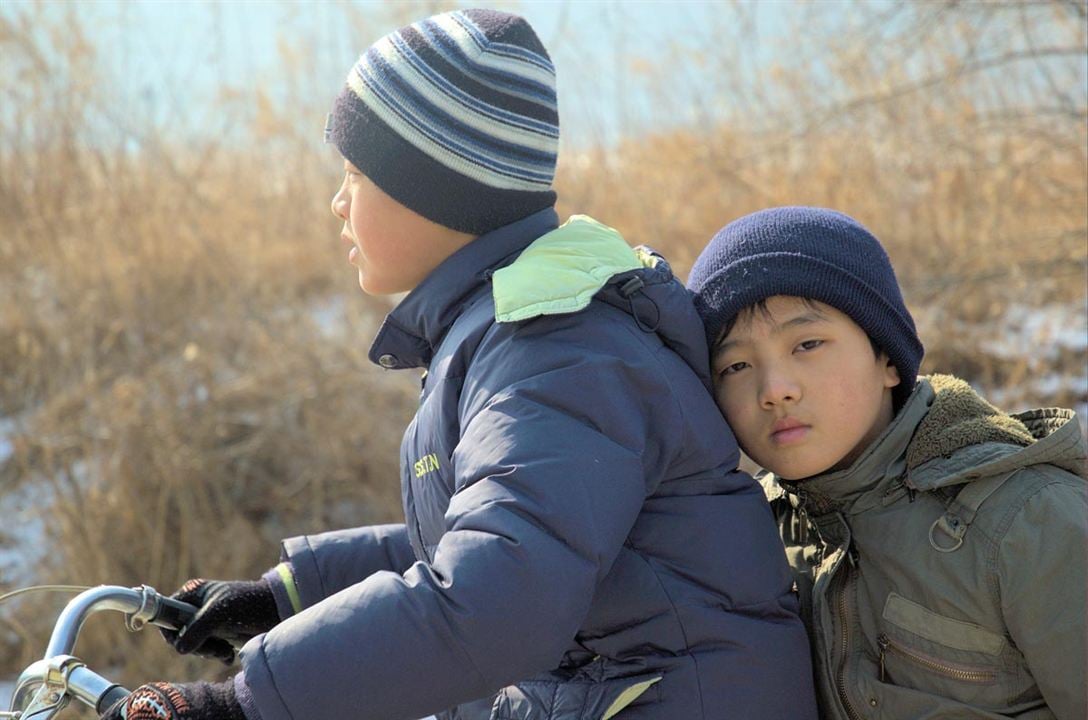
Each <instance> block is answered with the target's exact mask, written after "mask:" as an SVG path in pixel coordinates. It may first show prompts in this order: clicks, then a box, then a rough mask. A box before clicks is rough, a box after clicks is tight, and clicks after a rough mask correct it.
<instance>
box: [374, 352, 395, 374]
mask: <svg viewBox="0 0 1088 720" xmlns="http://www.w3.org/2000/svg"><path fill="white" fill-rule="evenodd" d="M378 364H379V365H381V366H382V367H383V368H385V369H387V370H389V369H392V368H395V367H396V366H397V356H396V355H390V354H389V353H386V354H385V355H382V356H381V357H379V358H378Z"/></svg>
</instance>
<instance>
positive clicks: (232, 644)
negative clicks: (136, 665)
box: [162, 578, 280, 665]
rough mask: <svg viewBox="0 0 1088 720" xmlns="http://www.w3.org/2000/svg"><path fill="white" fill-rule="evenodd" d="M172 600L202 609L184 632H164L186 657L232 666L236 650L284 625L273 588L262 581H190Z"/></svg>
mask: <svg viewBox="0 0 1088 720" xmlns="http://www.w3.org/2000/svg"><path fill="white" fill-rule="evenodd" d="M170 597H172V598H174V599H175V600H181V601H182V602H187V603H189V604H190V605H196V606H197V607H198V608H200V609H199V610H198V611H197V613H196V617H194V618H193V619H192V621H191V622H190V623H189V624H188V625H186V626H185V628H184V629H182V631H181V632H174V631H173V630H163V631H162V636H163V637H164V638H166V642H168V643H170V644H171V645H173V646H174V649H175V650H177V651H178V652H179V653H181V654H182V655H187V654H189V653H196V654H197V655H200V656H201V657H208V658H216V659H218V660H222V661H223V662H225V663H227V664H228V665H229V664H230V663H231V662H232V661H233V660H234V649H235V648H236V647H241V646H242V645H244V644H245V643H246V641H248V640H249V639H250V638H252V637H254V636H256V635H260V634H261V633H265V632H268V631H269V630H271V629H272V628H273V627H275V626H276V625H277V624H279V621H280V614H279V611H278V610H277V609H276V598H275V596H273V595H272V586H271V585H269V584H268V581H267V580H265V579H264V578H261V579H260V580H252V581H250V580H238V581H226V580H203V579H196V580H190V581H189V582H187V583H185V584H184V585H182V586H181V589H180V590H178V591H177V592H176V593H174V594H173V595H171V596H170Z"/></svg>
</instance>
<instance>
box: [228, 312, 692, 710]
mask: <svg viewBox="0 0 1088 720" xmlns="http://www.w3.org/2000/svg"><path fill="white" fill-rule="evenodd" d="M504 332H511V331H509V330H506V331H504ZM485 345H486V343H485ZM496 352H498V353H500V355H501V356H496V357H488V350H487V348H486V347H484V346H481V349H480V350H479V351H478V352H477V356H476V358H475V359H474V365H473V366H474V367H476V368H480V367H483V368H486V369H485V370H482V371H480V370H478V371H476V372H472V371H470V374H469V377H466V380H465V385H464V388H463V391H462V396H461V397H462V412H461V415H462V422H461V429H462V434H461V438H460V442H459V444H458V445H457V448H456V450H455V451H454V454H453V464H454V468H455V482H456V490H455V493H454V495H453V497H452V499H451V503H450V505H449V509H448V512H447V515H446V525H447V528H448V530H447V532H446V534H445V535H444V536H443V538H442V539H441V541H440V542H439V544H438V546H437V549H436V551H435V555H434V561H433V563H431V564H425V563H416V564H414V565H413V566H412V567H411V568H410V569H408V570H407V572H405V573H403V574H396V573H393V572H381V573H378V574H375V575H372V576H370V577H369V578H367V579H366V580H364V581H362V582H361V583H358V584H356V585H353V586H351V587H348V588H346V589H344V590H342V591H341V592H340V593H338V594H336V595H333V596H331V597H329V598H327V599H326V600H324V601H322V602H319V603H318V604H316V605H314V606H313V607H311V608H309V609H308V610H306V611H305V612H303V613H300V614H298V615H296V616H294V617H292V618H289V619H288V620H286V621H284V622H283V623H281V624H280V625H279V626H277V627H276V628H275V629H273V630H272V631H271V632H269V633H267V634H266V635H263V636H259V637H258V638H255V639H254V640H253V641H251V642H250V643H249V644H248V645H247V646H246V647H245V649H244V650H243V652H242V658H243V664H244V667H245V673H246V682H247V683H248V684H249V686H250V688H251V690H252V693H253V697H254V700H255V703H256V705H257V706H258V708H259V710H260V714H261V716H262V717H263V718H264V720H286V719H287V718H295V719H296V720H301V718H309V717H352V716H355V715H358V714H359V713H360V712H361V713H362V714H364V715H365V716H366V717H368V718H373V719H374V720H380V719H382V718H408V717H421V716H425V715H427V714H430V713H433V712H436V711H439V710H442V709H446V708H449V707H451V706H454V705H456V704H459V703H462V702H467V701H469V700H473V699H475V698H480V697H485V696H487V695H489V694H491V693H493V692H495V691H496V690H498V689H499V688H502V687H504V686H506V685H509V684H511V683H513V682H516V681H518V680H522V679H525V678H527V677H530V676H532V675H535V674H537V673H539V672H542V671H546V670H550V669H553V668H555V667H556V666H557V665H558V663H559V661H560V660H561V659H562V656H563V653H564V652H565V651H566V650H567V649H569V647H570V645H571V643H572V641H573V639H574V637H575V635H576V633H577V631H578V628H579V626H580V624H581V622H582V620H583V619H584V617H585V615H586V613H587V612H588V609H589V606H590V603H591V600H592V598H593V594H594V590H595V587H596V586H597V584H598V583H599V582H600V580H601V579H602V578H603V577H604V576H605V575H606V574H607V573H608V571H609V569H610V567H611V564H612V562H613V561H614V559H615V557H616V555H617V554H618V552H619V550H620V548H621V546H622V544H623V542H624V540H625V539H626V537H627V535H628V533H629V531H630V529H631V527H632V526H633V525H634V522H635V519H636V517H637V515H638V513H639V510H640V508H641V506H642V503H643V500H644V498H645V496H646V494H647V492H648V490H649V489H650V488H648V487H647V480H646V478H647V477H653V473H652V472H650V473H648V472H647V467H649V466H652V465H656V464H657V463H658V462H660V458H661V452H660V447H651V446H649V445H647V438H650V437H657V436H661V435H667V434H668V428H670V427H673V428H675V427H678V426H679V424H680V421H679V419H678V418H677V416H676V415H675V413H677V412H678V406H677V404H676V401H675V400H674V399H673V398H672V396H671V395H669V394H668V393H667V392H665V391H664V387H663V381H662V380H661V372H660V366H659V365H658V364H657V361H656V358H655V357H654V356H653V353H652V352H649V351H646V352H643V353H642V354H641V355H639V356H638V357H636V358H634V359H633V360H632V359H631V358H626V359H624V358H623V355H624V353H623V352H617V351H616V350H615V348H613V349H612V350H611V351H610V352H607V353H604V352H599V353H598V352H594V351H592V350H589V349H587V348H586V347H585V346H584V344H583V346H581V347H579V346H577V345H575V344H574V343H566V344H564V349H562V350H557V349H556V348H555V347H550V348H546V349H543V348H540V347H539V346H537V345H536V344H527V346H526V347H521V348H520V349H519V345H518V344H517V343H513V344H510V343H503V344H501V346H500V347H499V348H496ZM627 354H628V355H630V354H631V353H627ZM542 357H547V358H549V361H548V362H547V363H546V364H545V363H543V362H542V361H541V358H542ZM651 405H656V407H653V406H651ZM651 427H652V428H653V430H652V431H651Z"/></svg>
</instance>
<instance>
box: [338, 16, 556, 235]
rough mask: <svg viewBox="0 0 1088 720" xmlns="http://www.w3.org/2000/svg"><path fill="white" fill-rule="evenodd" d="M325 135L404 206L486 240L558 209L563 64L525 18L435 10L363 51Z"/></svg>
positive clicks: (349, 77)
mask: <svg viewBox="0 0 1088 720" xmlns="http://www.w3.org/2000/svg"><path fill="white" fill-rule="evenodd" d="M326 140H327V141H329V142H332V143H334V144H335V145H336V147H337V149H338V150H339V151H340V154H341V155H343V156H344V157H345V158H347V159H348V160H349V161H351V163H352V164H353V165H355V166H356V167H357V168H359V170H360V171H362V172H363V174H365V175H366V176H367V177H368V178H370V180H371V181H373V182H374V184H375V185H377V186H378V187H380V188H381V189H382V190H383V191H384V192H386V193H387V194H388V195H390V196H392V197H393V198H394V199H395V200H397V201H398V202H400V203H401V204H402V205H404V206H406V207H408V208H409V209H411V210H413V211H415V212H417V213H419V214H420V215H423V216H424V217H426V218H428V219H429V220H432V221H434V222H437V223H439V224H440V225H444V226H446V227H450V228H453V229H454V230H459V231H461V232H469V233H473V234H477V235H480V234H483V233H485V232H488V231H490V230H493V229H495V228H497V227H501V226H502V225H506V224H509V223H510V222H513V221H514V220H517V219H519V218H522V217H525V216H526V215H529V214H531V213H534V212H536V211H538V210H542V209H544V208H546V207H550V206H552V205H554V204H555V198H556V196H555V192H554V190H552V187H551V185H552V180H553V178H554V175H555V162H556V155H557V152H558V146H559V113H558V105H557V102H556V92H555V68H554V67H553V66H552V62H551V59H550V58H549V57H548V53H547V51H546V50H545V49H544V46H543V45H542V44H541V42H540V40H539V38H537V36H536V33H534V32H533V29H532V27H531V26H530V25H529V23H528V22H527V21H526V20H524V19H523V18H521V17H518V16H517V15H512V14H509V13H504V12H499V11H495V10H478V9H475V10H461V11H457V12H450V13H444V14H441V15H435V16H434V17H431V18H427V19H426V20H421V21H420V22H417V23H413V24H412V25H409V26H407V27H404V28H401V29H400V30H397V31H395V32H392V33H390V34H389V35H386V36H385V37H383V38H382V39H381V40H378V41H377V42H375V43H374V44H373V45H371V46H370V48H369V49H368V50H367V51H366V53H364V54H363V56H362V57H361V58H360V59H359V61H358V62H357V63H356V64H355V66H354V67H353V68H352V69H351V72H350V73H349V74H348V78H347V84H346V85H345V87H344V89H343V90H342V91H341V93H340V95H339V96H338V97H337V98H336V102H335V103H334V105H333V111H332V114H331V115H330V120H329V126H328V127H327V128H326Z"/></svg>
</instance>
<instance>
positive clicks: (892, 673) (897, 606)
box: [877, 593, 1025, 707]
mask: <svg viewBox="0 0 1088 720" xmlns="http://www.w3.org/2000/svg"><path fill="white" fill-rule="evenodd" d="M881 617H882V619H883V623H882V626H881V630H880V633H879V635H878V637H877V646H878V653H879V677H880V681H881V682H884V683H889V684H892V685H898V686H900V687H907V688H911V689H914V690H920V691H922V692H928V693H931V694H934V695H940V696H942V697H947V698H950V699H953V700H958V701H960V702H963V703H968V704H973V705H979V706H990V707H1001V706H1003V705H1004V704H1005V703H1006V702H1008V699H1009V698H1010V697H1012V696H1014V695H1015V694H1016V693H1018V692H1021V691H1022V690H1024V689H1025V687H1024V683H1023V680H1024V678H1023V677H1022V676H1021V674H1020V673H1019V672H1018V670H1017V667H1016V664H1015V663H1014V662H1011V659H1010V655H1011V652H1010V648H1009V645H1008V641H1007V640H1006V639H1005V637H1004V636H1003V635H999V634H997V633H995V632H993V631H991V630H987V629H986V628H983V627H981V626H979V625H975V624H973V623H968V622H964V621H962V620H956V619H954V618H949V617H945V616H943V615H940V614H938V613H935V612H933V611H932V610H930V609H928V608H926V607H924V606H922V605H919V604H918V603H915V602H912V601H911V600H908V599H906V598H904V597H902V596H901V595H898V594H896V593H891V594H889V595H888V599H887V601H886V602H885V604H884V611H883V613H882V616H881Z"/></svg>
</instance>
